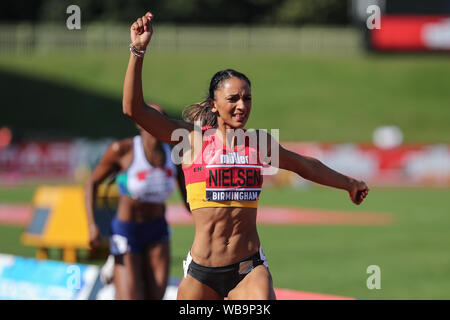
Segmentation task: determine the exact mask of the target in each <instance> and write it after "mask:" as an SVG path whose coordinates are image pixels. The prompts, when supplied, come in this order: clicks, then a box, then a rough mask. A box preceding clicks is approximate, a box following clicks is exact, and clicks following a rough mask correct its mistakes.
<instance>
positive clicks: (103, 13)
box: [0, 0, 349, 25]
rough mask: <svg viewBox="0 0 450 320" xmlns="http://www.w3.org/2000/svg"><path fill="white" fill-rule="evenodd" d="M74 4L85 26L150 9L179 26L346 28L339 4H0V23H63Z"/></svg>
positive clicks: (65, 0) (323, 0)
mask: <svg viewBox="0 0 450 320" xmlns="http://www.w3.org/2000/svg"><path fill="white" fill-rule="evenodd" d="M72 4H75V5H78V6H79V7H80V8H81V11H82V19H83V21H84V22H91V21H98V20H101V21H117V22H123V23H129V22H130V21H133V20H134V19H135V18H136V17H137V16H139V15H142V14H143V13H142V12H145V11H146V10H151V11H152V12H154V13H155V16H157V19H158V22H166V23H181V24H214V25H220V24H230V23H233V24H252V25H254V24H276V25H302V24H308V23H314V24H317V23H320V24H346V23H348V22H349V19H348V14H347V12H348V10H347V7H348V1H344V0H95V1H94V0H34V1H26V0H15V1H13V2H10V1H2V2H0V21H2V22H15V21H24V20H26V21H32V22H64V21H65V20H66V19H67V13H66V8H67V7H68V6H69V5H72Z"/></svg>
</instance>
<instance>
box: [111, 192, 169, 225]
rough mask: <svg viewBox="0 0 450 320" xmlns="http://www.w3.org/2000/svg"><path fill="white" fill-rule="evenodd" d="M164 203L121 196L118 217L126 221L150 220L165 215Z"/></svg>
mask: <svg viewBox="0 0 450 320" xmlns="http://www.w3.org/2000/svg"><path fill="white" fill-rule="evenodd" d="M165 212H166V207H165V205H164V203H153V202H142V201H139V200H135V199H133V198H130V197H127V196H122V195H121V196H120V199H119V205H118V208H117V218H118V219H119V220H121V221H125V222H137V223H142V222H148V221H151V220H156V219H159V218H162V217H164V214H165Z"/></svg>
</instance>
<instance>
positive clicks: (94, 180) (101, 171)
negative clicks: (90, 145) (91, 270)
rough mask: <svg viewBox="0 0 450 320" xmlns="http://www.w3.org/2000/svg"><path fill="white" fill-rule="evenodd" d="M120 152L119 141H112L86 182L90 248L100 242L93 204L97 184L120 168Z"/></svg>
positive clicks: (97, 245) (95, 246) (98, 244)
mask: <svg viewBox="0 0 450 320" xmlns="http://www.w3.org/2000/svg"><path fill="white" fill-rule="evenodd" d="M120 153H121V145H120V142H118V141H116V142H113V143H112V144H111V145H110V146H109V147H108V149H107V150H106V152H105V154H104V155H103V157H102V159H101V160H100V162H99V163H98V165H97V167H96V168H95V169H94V171H93V172H92V174H91V177H90V178H89V180H88V181H87V182H86V186H85V199H84V200H85V207H86V213H87V220H88V228H89V245H90V246H91V247H92V248H97V247H99V246H100V244H101V239H100V231H99V229H98V226H97V224H96V223H95V219H94V206H95V199H96V197H97V189H98V186H99V185H100V184H101V183H102V182H103V181H104V180H105V179H106V178H107V177H108V176H110V175H111V174H112V173H114V172H116V171H119V170H120V165H119V159H120Z"/></svg>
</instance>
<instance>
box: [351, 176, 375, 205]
mask: <svg viewBox="0 0 450 320" xmlns="http://www.w3.org/2000/svg"><path fill="white" fill-rule="evenodd" d="M369 190H370V189H369V187H367V185H366V183H365V182H364V181H357V180H355V181H354V182H353V183H352V184H351V186H350V189H349V190H348V194H349V196H350V199H351V200H352V201H353V203H354V204H358V205H359V204H361V202H362V201H363V200H364V198H365V197H366V196H367V194H368V193H369Z"/></svg>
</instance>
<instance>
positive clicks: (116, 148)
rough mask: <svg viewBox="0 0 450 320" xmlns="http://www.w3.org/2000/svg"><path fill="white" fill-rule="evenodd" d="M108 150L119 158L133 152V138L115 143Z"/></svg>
mask: <svg viewBox="0 0 450 320" xmlns="http://www.w3.org/2000/svg"><path fill="white" fill-rule="evenodd" d="M108 149H109V150H110V151H111V152H112V153H114V154H115V155H117V156H123V155H125V154H127V153H128V152H130V151H132V150H133V138H126V139H122V140H116V141H113V142H112V143H111V144H110V145H109V147H108Z"/></svg>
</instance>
